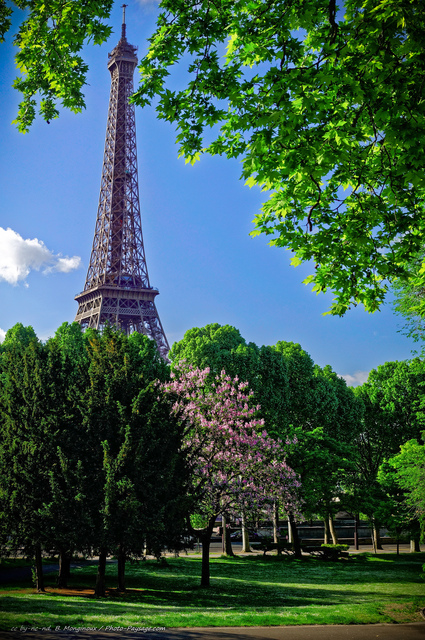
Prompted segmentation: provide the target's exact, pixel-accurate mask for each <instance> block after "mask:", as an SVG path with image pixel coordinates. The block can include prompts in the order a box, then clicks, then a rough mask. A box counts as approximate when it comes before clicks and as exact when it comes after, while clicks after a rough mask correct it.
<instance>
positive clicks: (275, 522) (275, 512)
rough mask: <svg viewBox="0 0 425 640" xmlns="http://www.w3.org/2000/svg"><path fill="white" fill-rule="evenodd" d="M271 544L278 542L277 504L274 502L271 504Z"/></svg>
mask: <svg viewBox="0 0 425 640" xmlns="http://www.w3.org/2000/svg"><path fill="white" fill-rule="evenodd" d="M273 542H274V543H275V544H277V543H278V542H279V503H278V501H277V500H276V501H275V502H274V504H273Z"/></svg>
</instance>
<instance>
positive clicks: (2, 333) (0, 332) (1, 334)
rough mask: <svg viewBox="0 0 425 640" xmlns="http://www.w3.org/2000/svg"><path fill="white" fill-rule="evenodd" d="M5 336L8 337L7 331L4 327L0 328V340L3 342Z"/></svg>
mask: <svg viewBox="0 0 425 640" xmlns="http://www.w3.org/2000/svg"><path fill="white" fill-rule="evenodd" d="M5 337H6V331H3V329H0V342H3V340H4V339H5Z"/></svg>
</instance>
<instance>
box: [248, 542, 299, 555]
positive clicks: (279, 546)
mask: <svg viewBox="0 0 425 640" xmlns="http://www.w3.org/2000/svg"><path fill="white" fill-rule="evenodd" d="M251 547H252V548H253V549H258V550H259V551H262V552H263V555H264V556H265V555H266V553H267V551H277V555H278V556H280V555H281V554H282V553H286V555H288V556H290V555H292V554H293V553H294V546H293V544H292V543H291V542H282V541H279V542H272V540H266V539H265V540H262V541H261V542H252V543H251Z"/></svg>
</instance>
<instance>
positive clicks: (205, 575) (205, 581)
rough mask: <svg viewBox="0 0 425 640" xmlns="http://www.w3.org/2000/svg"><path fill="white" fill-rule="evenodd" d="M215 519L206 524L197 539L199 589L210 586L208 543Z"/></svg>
mask: <svg viewBox="0 0 425 640" xmlns="http://www.w3.org/2000/svg"><path fill="white" fill-rule="evenodd" d="M214 522H215V517H214V518H211V520H210V521H209V523H208V527H207V528H206V529H205V530H204V531H202V532H200V533H199V537H200V540H201V543H202V573H201V587H209V586H210V543H211V534H212V530H213V528H214Z"/></svg>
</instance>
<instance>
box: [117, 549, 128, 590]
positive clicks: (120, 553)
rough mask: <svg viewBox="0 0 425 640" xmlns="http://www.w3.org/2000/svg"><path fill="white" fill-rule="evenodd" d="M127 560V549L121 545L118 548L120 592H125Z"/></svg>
mask: <svg viewBox="0 0 425 640" xmlns="http://www.w3.org/2000/svg"><path fill="white" fill-rule="evenodd" d="M125 560H126V553H125V548H124V545H123V544H120V545H119V546H118V591H125Z"/></svg>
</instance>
